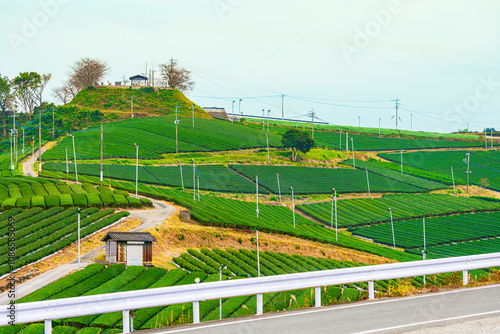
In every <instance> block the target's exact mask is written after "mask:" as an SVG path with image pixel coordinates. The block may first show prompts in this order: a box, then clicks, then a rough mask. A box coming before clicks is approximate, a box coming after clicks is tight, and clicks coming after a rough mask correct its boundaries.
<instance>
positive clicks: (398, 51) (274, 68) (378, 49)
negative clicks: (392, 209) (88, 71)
mask: <svg viewBox="0 0 500 334" xmlns="http://www.w3.org/2000/svg"><path fill="white" fill-rule="evenodd" d="M499 28H500V2H498V1H495V0H474V1H473V0H468V1H465V0H432V1H431V0H418V1H417V0H414V1H411V0H408V1H404V0H401V1H392V0H390V1H388V0H383V1H379V0H356V1H352V0H351V1H349V0H328V1H327V0H308V1H299V0H292V1H290V0H286V1H285V0H266V1H264V0H182V1H180V0H179V1H171V0H149V1H139V0H106V1H96V0H86V1H77V0H40V1H30V0H23V1H7V0H0V29H1V30H0V31H1V39H0V74H1V75H7V76H9V77H10V78H12V77H14V76H16V75H17V74H18V73H19V72H25V71H36V72H39V73H52V74H53V79H52V82H51V87H50V89H51V88H53V87H55V86H57V85H59V84H61V82H63V81H64V80H65V79H66V76H67V75H66V74H67V72H68V68H69V67H70V66H71V64H72V63H73V62H74V61H76V60H77V59H78V58H79V57H93V58H99V59H102V60H105V61H107V62H108V64H109V65H110V66H111V69H112V70H111V73H110V75H109V77H108V78H107V80H109V81H111V82H114V81H119V80H121V78H122V77H123V76H127V77H130V76H132V75H135V74H142V73H144V72H145V67H146V62H147V63H148V68H152V66H153V61H154V65H155V68H156V69H157V65H158V64H160V63H165V62H167V61H168V60H169V59H170V57H174V58H176V59H178V60H179V62H180V64H181V65H182V66H184V67H186V68H187V69H189V70H191V71H192V72H193V79H194V80H195V81H196V86H195V89H194V90H193V91H192V92H190V93H188V96H189V97H190V98H191V99H192V100H193V101H194V102H195V103H197V104H199V105H201V106H218V107H225V108H226V110H228V111H229V112H231V105H232V102H231V101H232V100H236V101H237V102H236V103H235V111H236V112H237V111H238V109H239V108H238V107H239V104H238V101H239V99H242V102H241V112H242V113H244V114H254V115H261V114H262V111H261V110H262V109H265V110H266V115H267V110H269V109H270V110H271V113H270V115H271V116H274V117H281V94H284V95H285V98H284V101H285V117H287V118H298V119H302V120H305V119H307V118H306V117H304V116H303V115H306V114H307V113H308V112H309V111H311V110H312V109H314V111H315V112H316V114H317V116H318V117H319V118H320V119H323V120H326V121H328V122H330V123H333V124H341V125H352V126H356V125H358V122H359V121H361V126H370V127H377V126H378V120H379V118H382V120H381V125H382V127H383V128H391V127H392V128H394V127H395V119H392V120H391V117H392V116H393V115H394V113H395V108H394V106H395V102H394V101H392V100H394V99H396V98H399V99H400V101H401V108H400V118H401V122H400V128H403V129H409V128H410V126H411V124H410V117H411V116H410V113H411V114H413V129H414V130H425V131H439V132H451V131H454V130H457V129H459V128H460V129H464V128H466V127H467V124H466V122H469V123H470V128H471V130H473V131H477V130H479V131H481V130H483V129H484V128H485V127H490V126H493V127H496V128H497V129H498V128H500V71H499V70H500V57H499V56H500V43H499V42H500V29H499ZM46 97H47V100H51V101H55V100H54V98H53V97H52V96H50V93H47V94H46ZM358 116H359V117H360V118H358Z"/></svg>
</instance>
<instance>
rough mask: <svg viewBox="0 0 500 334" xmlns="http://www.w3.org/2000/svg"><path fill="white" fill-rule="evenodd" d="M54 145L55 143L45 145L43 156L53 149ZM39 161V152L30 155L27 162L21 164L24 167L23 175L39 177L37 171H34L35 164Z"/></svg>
mask: <svg viewBox="0 0 500 334" xmlns="http://www.w3.org/2000/svg"><path fill="white" fill-rule="evenodd" d="M54 145H55V142H49V143H47V144H45V145H44V146H43V147H42V154H44V153H45V151H47V150H48V149H50V148H52V147H53V146H54ZM37 160H38V150H37V151H35V153H34V154H32V155H30V156H29V158H28V159H27V160H26V161H24V162H21V165H22V166H23V173H24V175H25V176H31V177H38V173H35V171H34V170H33V164H34V163H36V161H37Z"/></svg>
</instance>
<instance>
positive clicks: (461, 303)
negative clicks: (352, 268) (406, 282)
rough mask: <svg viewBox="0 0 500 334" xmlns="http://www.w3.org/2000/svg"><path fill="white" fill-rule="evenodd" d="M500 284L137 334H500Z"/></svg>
mask: <svg viewBox="0 0 500 334" xmlns="http://www.w3.org/2000/svg"><path fill="white" fill-rule="evenodd" d="M499 297H500V285H491V286H484V287H478V288H467V289H457V290H452V291H445V292H439V293H429V294H425V295H418V296H414V297H406V298H387V299H380V300H375V301H363V302H358V303H351V304H344V305H338V306H329V307H322V308H310V309H306V310H298V311H289V312H279V313H270V314H265V315H263V316H250V317H246V318H238V319H233V320H228V321H217V322H207V323H204V324H200V325H187V326H178V327H172V328H170V329H162V330H148V331H138V332H137V333H143V334H146V333H189V334H190V333H193V334H201V333H203V334H220V333H259V334H266V333H269V334H271V333H287V334H298V333H314V334H319V333H336V334H344V333H345V334H347V333H349V334H354V333H357V334H362V333H363V334H364V333H410V332H415V331H417V332H415V333H419V334H420V333H430V332H431V329H432V330H433V331H434V333H480V332H481V327H482V329H483V330H484V329H486V331H483V332H484V333H500V298H499Z"/></svg>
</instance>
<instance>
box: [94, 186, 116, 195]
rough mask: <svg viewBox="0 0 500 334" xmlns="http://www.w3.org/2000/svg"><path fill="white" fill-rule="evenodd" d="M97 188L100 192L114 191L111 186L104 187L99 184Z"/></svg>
mask: <svg viewBox="0 0 500 334" xmlns="http://www.w3.org/2000/svg"><path fill="white" fill-rule="evenodd" d="M97 190H99V192H100V193H101V194H112V193H113V191H112V190H111V189H110V188H108V187H104V186H97Z"/></svg>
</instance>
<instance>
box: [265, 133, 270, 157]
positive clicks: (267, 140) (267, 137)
mask: <svg viewBox="0 0 500 334" xmlns="http://www.w3.org/2000/svg"><path fill="white" fill-rule="evenodd" d="M266 142H267V164H268V165H270V164H271V158H270V157H269V133H266Z"/></svg>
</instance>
